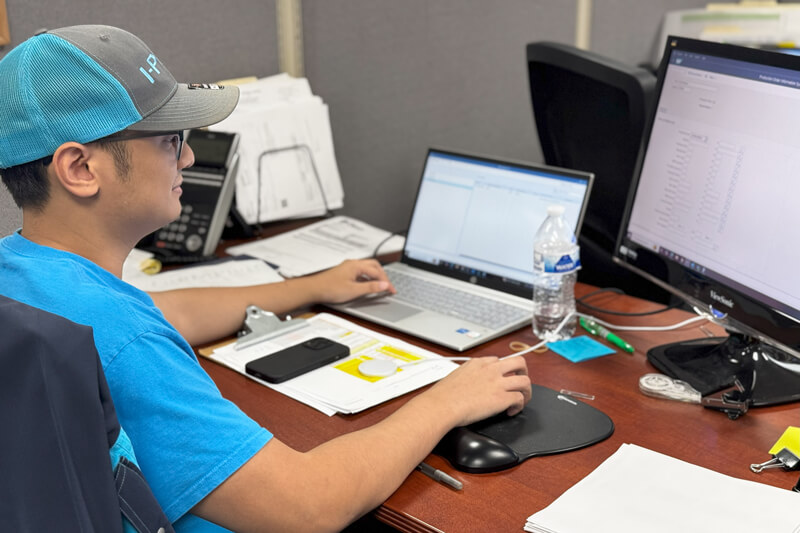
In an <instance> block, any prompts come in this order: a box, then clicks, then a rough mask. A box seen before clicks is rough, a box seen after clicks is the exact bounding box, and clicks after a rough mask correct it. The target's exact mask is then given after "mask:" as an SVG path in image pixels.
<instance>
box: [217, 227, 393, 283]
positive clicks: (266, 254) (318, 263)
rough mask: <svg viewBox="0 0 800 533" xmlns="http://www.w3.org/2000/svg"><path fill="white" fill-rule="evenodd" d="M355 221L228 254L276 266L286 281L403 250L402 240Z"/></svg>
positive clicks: (249, 245)
mask: <svg viewBox="0 0 800 533" xmlns="http://www.w3.org/2000/svg"><path fill="white" fill-rule="evenodd" d="M390 235H391V234H390V233H389V232H388V231H384V230H382V229H379V228H376V227H374V226H370V225H369V224H367V223H365V222H361V221H360V220H356V219H354V218H350V217H345V216H338V217H333V218H328V219H325V220H321V221H319V222H316V223H314V224H309V225H308V226H304V227H302V228H300V229H296V230H294V231H288V232H286V233H282V234H280V235H277V236H275V237H270V238H267V239H261V240H258V241H253V242H249V243H245V244H241V245H239V246H232V247H230V248H228V249H227V250H226V252H227V253H229V254H231V255H249V256H251V257H258V258H259V259H263V260H264V261H267V262H268V263H270V264H272V265H276V267H277V268H278V270H279V271H280V273H281V275H282V276H285V277H287V278H291V277H295V276H304V275H306V274H311V273H313V272H319V271H320V270H325V269H328V268H331V267H334V266H336V265H338V264H339V263H341V262H342V261H344V260H345V259H363V258H365V257H372V255H373V254H375V253H376V250H377V249H378V247H380V250H379V253H381V254H387V253H392V252H397V251H399V250H402V249H403V242H404V239H403V237H401V236H399V235H396V236H394V237H392V238H391V239H390V238H389V237H390ZM387 239H388V240H387Z"/></svg>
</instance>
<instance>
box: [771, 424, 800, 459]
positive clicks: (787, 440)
mask: <svg viewBox="0 0 800 533" xmlns="http://www.w3.org/2000/svg"><path fill="white" fill-rule="evenodd" d="M784 448H788V449H789V451H790V452H792V453H794V454H795V455H797V456H798V457H800V428H797V427H794V426H789V427H788V428H786V431H784V432H783V435H781V438H779V439H778V442H776V443H775V444H774V445H773V446H772V448H770V450H769V453H770V455H775V454H776V453H778V452H779V451H781V450H782V449H784Z"/></svg>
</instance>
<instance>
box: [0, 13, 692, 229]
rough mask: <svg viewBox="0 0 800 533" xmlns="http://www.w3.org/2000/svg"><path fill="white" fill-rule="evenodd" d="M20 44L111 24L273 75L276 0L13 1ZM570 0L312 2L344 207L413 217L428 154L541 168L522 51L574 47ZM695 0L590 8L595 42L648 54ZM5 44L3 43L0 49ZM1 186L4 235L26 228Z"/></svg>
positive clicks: (314, 52) (211, 63)
mask: <svg viewBox="0 0 800 533" xmlns="http://www.w3.org/2000/svg"><path fill="white" fill-rule="evenodd" d="M6 3H7V9H8V17H9V23H10V27H11V36H12V39H13V44H16V43H19V42H21V41H22V40H24V39H25V38H26V37H27V36H29V35H30V34H32V33H33V32H34V31H35V30H36V29H38V28H41V27H59V26H65V25H70V24H79V23H104V24H112V25H117V26H121V27H124V28H126V29H128V30H130V31H132V32H134V33H136V34H138V35H140V36H141V37H143V38H144V40H145V41H146V42H147V43H148V44H150V45H151V46H152V48H153V49H154V50H155V51H156V53H157V54H158V55H159V56H160V58H161V60H162V61H163V62H164V63H165V64H166V65H167V66H169V67H170V69H171V70H172V72H173V74H175V75H176V77H178V78H179V79H183V80H187V81H213V80H217V79H220V78H229V77H237V76H243V75H256V76H266V75H270V74H274V73H276V72H277V71H278V59H277V58H278V53H277V39H276V26H275V2H274V0H169V1H168V2H160V3H157V2H152V1H146V0H128V1H125V2H122V1H119V0H48V1H47V2H44V1H42V0H6ZM575 5H576V1H575V0H496V1H495V0H491V1H490V0H303V2H302V7H303V11H302V18H303V26H304V27H303V32H304V46H305V60H306V61H305V65H306V75H307V77H308V78H309V81H310V82H311V86H312V88H313V89H314V91H315V92H316V93H317V94H319V95H321V96H322V97H323V98H324V99H325V101H326V102H327V103H328V104H329V106H330V112H331V120H332V127H333V134H334V143H335V148H336V154H337V158H338V161H339V167H340V171H341V174H342V180H343V183H344V188H345V194H346V197H345V209H344V212H345V213H347V214H351V215H353V216H356V217H359V218H362V219H364V220H366V221H368V222H371V223H374V224H377V225H380V226H382V227H385V228H387V229H394V230H396V229H402V228H404V226H405V225H406V223H407V218H408V214H409V210H410V208H411V205H412V202H413V198H414V194H415V191H416V186H417V181H418V179H419V173H420V164H421V162H422V158H423V156H424V153H425V149H426V148H427V147H428V146H430V145H439V146H443V147H448V148H454V149H458V150H466V151H474V152H481V153H486V154H489V155H496V156H502V157H511V158H517V159H529V160H540V159H541V155H540V150H539V146H538V140H537V138H536V134H535V131H534V126H533V118H532V114H531V108H530V102H529V97H528V88H527V74H526V65H525V44H527V43H528V42H532V41H536V40H544V39H548V40H555V41H560V42H567V43H571V42H573V39H574V28H575ZM703 5H705V2H700V1H687V0H648V1H647V2H642V1H639V0H595V1H594V10H593V17H592V22H593V28H592V41H591V42H592V48H593V49H594V50H595V51H597V52H599V53H602V54H606V55H609V56H611V57H615V58H617V59H621V60H623V61H627V62H630V63H638V62H640V61H645V60H647V59H648V58H649V57H650V52H651V50H652V46H653V39H654V37H655V35H656V34H657V32H658V27H659V23H660V20H661V16H662V14H663V13H664V11H667V10H670V9H679V8H686V7H693V6H694V7H700V6H703ZM7 50H8V47H5V48H3V49H0V55H2V54H4V53H5V52H7ZM19 220H20V217H19V213H18V211H17V210H16V208H14V207H13V205H12V203H11V201H10V199H9V198H8V195H7V193H6V191H5V190H4V189H3V188H2V187H0V235H5V234H7V233H8V232H10V231H11V230H13V229H14V228H16V227H18V226H19Z"/></svg>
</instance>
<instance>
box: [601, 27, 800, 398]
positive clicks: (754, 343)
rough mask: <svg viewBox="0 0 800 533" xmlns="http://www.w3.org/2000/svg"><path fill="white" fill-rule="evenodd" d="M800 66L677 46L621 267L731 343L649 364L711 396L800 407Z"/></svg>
mask: <svg viewBox="0 0 800 533" xmlns="http://www.w3.org/2000/svg"><path fill="white" fill-rule="evenodd" d="M799 180H800V58H798V57H794V56H791V55H787V54H780V53H776V52H770V51H765V50H758V49H753V48H744V47H739V46H734V45H728V44H719V43H710V42H703V41H698V40H693V39H688V38H681V37H669V39H668V41H667V46H666V51H665V54H664V56H663V60H662V63H661V66H660V67H659V73H658V84H657V88H656V106H655V110H654V113H653V115H652V117H651V120H650V122H649V126H648V128H647V129H646V132H645V146H644V149H643V157H642V160H641V161H640V163H639V165H638V171H637V174H636V177H635V179H634V182H633V185H632V187H631V192H630V195H629V197H628V202H627V204H626V208H625V212H624V216H623V221H622V227H621V231H620V235H619V238H618V240H617V247H616V251H615V260H616V261H617V262H619V263H621V264H622V265H624V266H626V267H628V268H630V269H631V270H633V271H634V272H637V273H639V274H641V275H642V276H644V277H646V278H648V279H651V280H653V281H654V282H656V283H657V284H659V285H661V286H662V287H665V288H666V289H668V290H669V291H671V292H673V293H674V294H676V295H678V296H680V297H681V298H682V299H683V300H685V301H686V302H687V303H688V304H690V305H691V306H694V308H695V309H697V310H698V311H700V312H703V313H708V314H709V315H711V316H713V317H715V320H717V321H718V322H719V323H720V324H722V325H724V326H725V327H726V329H727V330H728V332H729V333H730V336H729V337H726V338H723V339H715V340H709V339H707V338H705V339H698V340H696V341H692V342H684V343H677V344H675V345H670V346H665V347H659V348H658V349H656V350H654V351H651V352H650V353H649V354H648V357H649V359H650V360H651V361H652V362H653V363H654V364H655V365H656V366H657V367H659V368H661V369H662V370H664V369H666V370H667V371H668V373H672V374H673V375H674V377H681V378H684V379H686V380H687V381H689V382H690V383H692V384H693V385H695V388H698V389H700V392H701V393H703V394H709V393H711V392H714V390H713V389H719V388H724V387H728V386H731V385H732V384H733V383H734V379H735V378H738V379H739V381H740V382H741V383H742V384H743V386H744V387H745V389H746V391H745V392H744V393H743V395H742V396H743V397H744V398H745V399H747V400H749V401H751V402H752V403H751V405H753V406H758V405H769V404H773V403H781V402H787V401H794V400H798V399H800V359H798V357H800V275H799V274H800V246H798V243H797V242H796V238H795V236H796V234H797V233H796V232H797V228H798V217H800V186H798V184H800V181H799Z"/></svg>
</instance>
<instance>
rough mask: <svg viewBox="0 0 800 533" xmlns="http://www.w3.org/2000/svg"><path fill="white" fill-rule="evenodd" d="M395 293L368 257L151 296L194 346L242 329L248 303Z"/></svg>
mask: <svg viewBox="0 0 800 533" xmlns="http://www.w3.org/2000/svg"><path fill="white" fill-rule="evenodd" d="M386 290H388V291H390V292H394V288H393V287H392V285H391V283H389V280H388V279H387V277H386V273H385V272H384V271H383V268H381V266H380V264H379V263H378V262H377V261H375V260H373V259H366V260H361V261H345V262H344V263H342V264H341V265H339V266H337V267H334V268H332V269H330V270H327V271H325V272H321V273H319V274H315V275H313V276H305V277H302V278H294V279H289V280H286V281H283V282H279V283H270V284H267V285H254V286H250V287H219V288H203V289H177V290H172V291H164V292H155V293H151V294H150V296H151V297H152V298H153V301H154V302H155V304H156V306H157V307H158V308H159V309H161V312H162V313H164V316H165V317H166V319H167V320H168V321H169V322H170V323H171V324H172V325H173V326H174V327H175V329H177V330H178V332H180V334H181V335H182V336H183V337H184V338H185V339H186V340H187V341H189V344H192V345H198V344H205V343H207V342H211V341H215V340H219V339H222V338H224V337H227V336H229V335H232V334H233V333H235V332H236V331H237V330H238V329H240V328H241V326H242V323H243V322H244V318H245V309H246V308H247V306H248V305H257V306H259V307H260V308H262V309H264V310H266V311H272V312H273V313H275V314H277V315H281V314H285V313H288V312H290V311H293V310H295V309H298V308H301V307H305V306H308V305H311V304H314V303H341V302H346V301H348V300H352V299H354V298H358V297H359V296H363V295H365V294H370V293H376V292H382V291H386Z"/></svg>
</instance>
